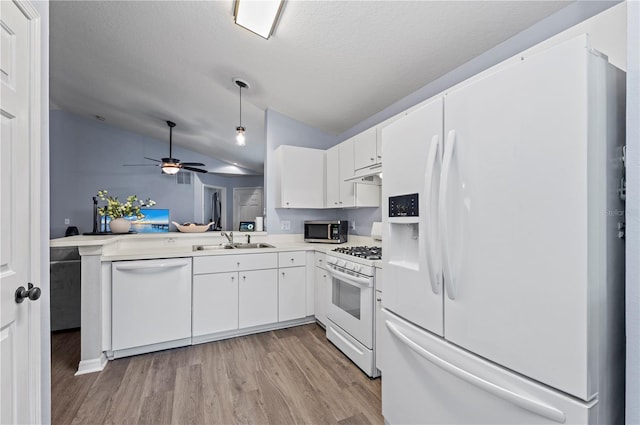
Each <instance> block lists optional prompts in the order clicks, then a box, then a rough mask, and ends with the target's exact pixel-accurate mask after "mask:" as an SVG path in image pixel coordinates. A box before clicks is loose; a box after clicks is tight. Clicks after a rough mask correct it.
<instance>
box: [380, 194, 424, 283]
mask: <svg viewBox="0 0 640 425" xmlns="http://www.w3.org/2000/svg"><path fill="white" fill-rule="evenodd" d="M419 219H420V215H419V202H418V194H417V193H412V194H408V195H399V196H390V197H389V220H388V223H389V241H388V242H387V241H385V245H386V244H388V245H389V248H388V249H385V251H386V252H388V253H389V257H388V261H389V263H390V264H393V265H396V266H400V267H403V268H407V269H412V270H418V269H419V254H420V249H419V246H420V227H419V226H420V225H419Z"/></svg>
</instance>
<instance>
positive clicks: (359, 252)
mask: <svg viewBox="0 0 640 425" xmlns="http://www.w3.org/2000/svg"><path fill="white" fill-rule="evenodd" d="M333 251H335V252H338V253H340V254H346V255H353V256H354V257H358V258H364V259H367V260H380V259H382V247H379V246H348V247H338V248H335V249H334V250H333Z"/></svg>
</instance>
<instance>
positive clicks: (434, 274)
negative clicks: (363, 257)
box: [423, 134, 440, 294]
mask: <svg viewBox="0 0 640 425" xmlns="http://www.w3.org/2000/svg"><path fill="white" fill-rule="evenodd" d="M439 146H440V136H439V135H438V134H436V135H434V136H433V138H432V139H431V145H430V147H429V154H428V156H427V170H426V172H425V173H424V191H425V195H426V196H425V197H424V198H425V203H426V205H425V208H423V211H428V213H427V214H426V217H427V218H426V220H425V221H426V226H427V227H425V231H426V232H427V237H426V238H425V239H426V244H427V250H426V251H427V256H426V257H427V268H428V272H429V280H430V281H431V290H432V291H433V293H434V294H439V293H440V273H439V270H438V271H436V267H438V265H437V264H436V261H435V255H436V250H437V249H438V248H437V246H434V245H436V244H434V243H433V240H434V239H436V235H431V234H428V233H429V230H428V229H429V227H428V226H430V225H431V223H432V222H434V220H436V217H430V216H429V212H430V211H431V204H432V202H433V200H432V198H433V190H431V188H432V186H433V178H434V176H435V169H436V160H437V159H438V148H439Z"/></svg>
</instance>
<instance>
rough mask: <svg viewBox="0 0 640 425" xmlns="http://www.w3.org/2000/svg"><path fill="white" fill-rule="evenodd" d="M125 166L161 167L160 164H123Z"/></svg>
mask: <svg viewBox="0 0 640 425" xmlns="http://www.w3.org/2000/svg"><path fill="white" fill-rule="evenodd" d="M122 166H123V167H159V166H160V165H159V164H122Z"/></svg>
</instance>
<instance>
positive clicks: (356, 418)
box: [338, 413, 371, 425]
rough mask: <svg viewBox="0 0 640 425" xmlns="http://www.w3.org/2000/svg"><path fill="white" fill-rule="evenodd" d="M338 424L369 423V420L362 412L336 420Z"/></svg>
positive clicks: (358, 424) (360, 424) (369, 424)
mask: <svg viewBox="0 0 640 425" xmlns="http://www.w3.org/2000/svg"><path fill="white" fill-rule="evenodd" d="M338 424H339V425H371V422H369V420H368V419H367V417H366V416H365V415H363V414H362V413H357V414H355V415H353V416H349V417H348V418H345V419H343V420H341V421H340V422H338Z"/></svg>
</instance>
